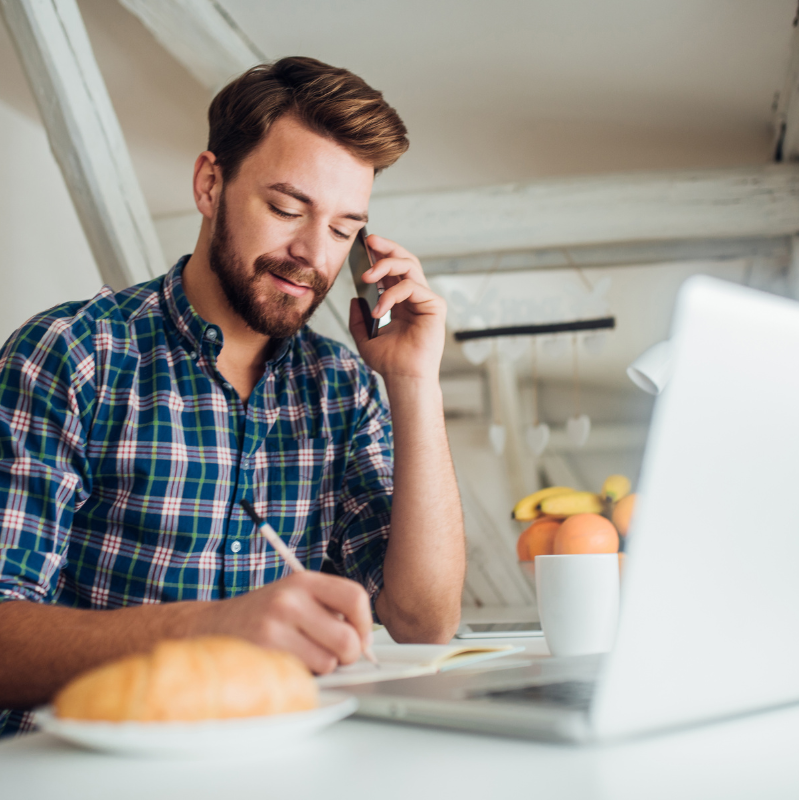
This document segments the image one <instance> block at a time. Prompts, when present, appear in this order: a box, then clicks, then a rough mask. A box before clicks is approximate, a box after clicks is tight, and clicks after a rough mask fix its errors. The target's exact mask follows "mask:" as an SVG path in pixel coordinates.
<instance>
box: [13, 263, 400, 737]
mask: <svg viewBox="0 0 800 800" xmlns="http://www.w3.org/2000/svg"><path fill="white" fill-rule="evenodd" d="M187 258H188V256H187V257H184V258H183V259H181V261H179V262H178V263H177V264H176V265H175V266H174V267H173V268H172V270H170V272H169V273H168V274H167V275H166V276H162V277H160V278H157V279H155V280H152V281H149V282H147V283H144V284H141V285H139V286H134V287H132V288H130V289H126V290H125V291H122V292H118V293H116V294H115V293H114V292H113V291H112V290H111V289H110V288H109V287H103V289H102V290H101V291H100V293H99V294H98V295H97V296H95V297H94V298H93V299H92V300H90V301H89V302H88V303H86V302H81V303H66V304H64V305H62V306H58V307H56V308H53V309H51V310H50V311H47V312H45V313H43V314H40V315H38V316H36V317H34V318H33V319H31V320H29V321H28V322H27V323H26V324H25V325H23V327H22V328H20V329H19V330H18V331H17V332H16V333H14V335H13V336H12V337H11V338H10V339H9V341H8V342H7V343H6V345H5V346H4V348H3V349H2V351H0V601H3V600H5V601H9V600H30V601H34V602H37V603H52V604H58V605H64V606H71V607H73V608H91V609H105V608H109V609H111V608H120V607H122V606H133V605H139V604H144V603H162V602H170V601H178V600H195V599H196V600H216V599H219V598H224V597H233V596H235V595H239V594H243V593H245V592H249V591H251V590H252V589H256V588H258V587H259V586H263V585H264V584H265V583H269V582H271V581H274V580H277V579H278V578H281V577H283V576H284V575H286V574H288V572H289V569H288V567H287V565H286V564H285V563H284V562H283V560H282V559H281V558H280V557H279V556H278V555H277V553H276V552H275V551H274V550H273V549H272V547H271V546H270V545H269V544H268V543H267V542H266V540H265V539H264V538H263V537H262V536H260V535H258V534H257V532H256V531H255V528H254V526H253V523H252V522H251V521H250V519H249V518H248V517H247V515H246V514H245V512H244V511H243V510H242V509H241V508H240V506H239V501H240V500H241V499H242V498H246V499H249V500H251V501H252V503H253V505H254V506H255V509H256V511H257V512H258V513H259V515H260V516H262V517H264V518H266V519H267V520H268V521H269V523H270V524H271V525H272V527H273V528H275V530H276V531H277V532H278V533H279V535H280V536H281V537H282V538H283V540H284V541H285V542H286V543H287V544H288V546H289V547H290V549H291V550H293V551H294V553H295V555H296V556H297V557H298V558H299V560H300V561H301V562H302V563H303V564H304V565H305V566H306V567H308V568H309V569H312V570H319V569H320V568H321V566H322V561H323V557H324V556H326V555H327V556H328V558H330V559H331V560H332V561H333V565H334V566H335V568H336V570H337V571H338V572H339V573H340V574H342V575H346V576H348V577H350V578H353V579H354V580H356V581H358V582H359V583H361V584H363V585H364V587H365V588H366V589H367V591H368V592H369V594H370V597H371V598H372V601H373V602H374V600H375V597H376V595H377V593H378V592H379V590H380V588H381V587H382V585H383V573H382V569H383V558H384V554H385V551H386V542H387V539H388V534H389V519H390V511H391V495H392V431H391V424H390V420H389V412H388V409H387V408H386V406H385V405H384V403H383V402H382V401H381V398H380V394H379V391H378V384H377V381H376V378H375V375H374V373H372V372H371V371H370V370H369V369H368V368H367V367H366V366H365V364H364V363H363V362H362V361H361V360H360V359H359V358H358V357H357V356H355V355H354V354H353V353H351V352H350V351H349V350H348V349H347V348H345V347H344V346H343V345H340V344H338V343H336V342H334V341H332V340H330V339H326V338H324V337H322V336H319V335H318V334H316V333H314V332H312V331H311V330H309V329H308V328H304V329H303V330H302V331H300V332H299V333H298V334H296V335H295V336H293V337H292V338H290V339H287V340H284V341H282V342H281V343H280V347H279V349H278V351H277V352H276V353H275V355H274V356H273V357H272V358H271V359H270V360H269V361H267V362H266V369H265V373H264V376H263V377H262V378H261V380H260V381H259V382H258V384H257V386H256V388H255V389H254V391H253V393H252V395H251V396H250V399H249V402H248V404H247V407H245V406H244V404H243V403H242V401H241V399H240V398H239V396H238V394H237V393H236V390H235V389H233V388H232V387H231V386H230V384H229V383H227V381H226V380H225V377H224V376H223V375H222V374H221V373H220V372H219V370H218V369H217V366H216V361H217V356H218V354H219V352H220V349H221V347H222V331H221V330H220V329H219V328H218V327H216V326H214V325H211V324H209V323H207V322H205V321H204V320H203V319H201V318H200V317H199V316H198V315H197V313H195V311H194V309H193V308H192V307H191V305H190V304H189V301H188V299H187V298H186V295H185V294H184V291H183V287H182V283H181V271H182V269H183V266H184V264H185V263H186V260H187ZM29 726H30V715H28V714H26V713H24V712H2V711H0V735H3V734H7V733H11V732H14V731H19V730H24V729H26V728H28V727H29Z"/></svg>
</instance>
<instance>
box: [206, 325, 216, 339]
mask: <svg viewBox="0 0 800 800" xmlns="http://www.w3.org/2000/svg"><path fill="white" fill-rule="evenodd" d="M216 338H217V331H216V330H215V329H214V328H209V329H208V330H207V331H206V339H208V341H209V342H213V341H214V339H216Z"/></svg>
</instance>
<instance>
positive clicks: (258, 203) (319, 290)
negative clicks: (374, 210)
mask: <svg viewBox="0 0 800 800" xmlns="http://www.w3.org/2000/svg"><path fill="white" fill-rule="evenodd" d="M373 176H374V172H373V168H372V166H370V165H369V164H366V163H365V162H363V161H359V160H358V159H356V158H355V157H354V156H352V155H350V153H348V152H347V151H346V150H344V149H343V148H342V147H341V146H340V145H338V144H336V143H335V142H333V141H332V140H329V139H325V138H323V137H321V136H318V135H317V134H315V133H312V132H311V131H309V130H308V129H307V128H305V127H303V126H302V125H301V124H300V123H299V122H297V121H296V120H295V119H294V118H293V117H291V116H284V117H281V118H280V119H279V120H278V121H277V122H275V123H274V124H273V125H272V127H271V128H270V130H269V133H268V134H267V136H266V137H265V138H264V140H263V141H262V142H261V143H260V144H259V145H258V147H256V148H255V150H254V151H253V152H252V153H250V155H249V156H248V157H247V158H246V159H245V160H244V161H243V162H242V164H241V165H240V167H239V171H238V173H237V175H236V177H235V178H234V179H233V180H232V181H229V182H228V183H226V184H225V185H224V186H223V189H222V193H221V195H220V197H219V201H218V203H217V209H216V214H215V216H214V219H213V231H212V236H211V243H210V247H209V263H210V265H211V269H212V270H213V272H214V273H215V274H216V275H217V278H218V280H219V282H220V285H221V286H222V289H223V291H224V292H225V296H226V298H227V300H228V303H229V304H230V306H231V307H232V308H233V310H234V311H235V312H236V313H237V314H238V315H239V316H240V317H241V318H242V319H243V320H244V321H245V323H246V324H247V325H248V326H249V327H250V328H252V329H253V330H254V331H256V332H257V333H261V334H263V335H266V336H276V337H285V336H291V335H292V334H294V333H295V332H296V331H298V330H299V329H300V328H301V327H302V326H303V325H304V324H305V323H306V322H307V320H308V319H309V317H310V316H311V315H312V314H313V312H314V310H315V309H316V308H317V306H318V305H319V304H320V303H321V302H322V300H323V298H324V297H325V295H326V294H327V293H328V290H329V289H330V287H331V286H332V285H333V281H334V279H335V278H336V276H337V275H338V273H339V270H340V269H341V266H342V263H343V262H344V260H345V258H346V257H347V254H348V252H349V251H350V246H351V244H352V242H353V238H354V237H355V234H356V232H357V231H358V230H359V228H361V227H363V226H364V224H365V223H366V215H367V206H368V204H369V195H370V192H371V190H372V182H373Z"/></svg>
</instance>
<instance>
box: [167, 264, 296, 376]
mask: <svg viewBox="0 0 800 800" xmlns="http://www.w3.org/2000/svg"><path fill="white" fill-rule="evenodd" d="M190 257H191V256H190V255H186V256H182V257H181V258H180V259H178V262H177V263H176V264H175V266H173V267H172V269H171V270H170V271H169V272H168V273H167V274H166V275H165V276H164V284H163V287H162V290H161V299H162V302H163V304H164V306H165V307H166V310H167V314H168V315H169V318H170V319H171V320H172V323H173V324H174V325H175V327H176V328H177V330H178V333H179V335H180V337H181V339H182V340H183V343H184V346H185V347H186V349H187V350H188V351H189V352H194V353H199V352H202V349H203V342H204V341H205V342H206V343H208V342H211V343H212V344H214V345H216V346H217V347H221V346H222V331H221V330H220V328H219V327H218V326H217V325H213V324H212V323H210V322H206V321H205V320H204V319H203V318H202V317H201V316H200V315H199V314H198V313H197V312H196V311H195V310H194V308H193V307H192V304H191V303H190V302H189V298H188V297H187V296H186V292H184V290H183V279H182V274H183V268H184V267H185V266H186V263H187V262H188V261H189V258H190ZM292 338H293V337H287V338H286V339H280V340H278V346H277V348H276V349H275V352H274V354H273V355H272V357H271V358H270V359H269V360H268V361H267V362H266V363H267V364H270V365H273V364H277V363H278V362H279V361H281V360H283V359H284V358H285V357H286V354H287V353H288V352H289V347H290V345H291V341H292ZM193 357H194V356H193Z"/></svg>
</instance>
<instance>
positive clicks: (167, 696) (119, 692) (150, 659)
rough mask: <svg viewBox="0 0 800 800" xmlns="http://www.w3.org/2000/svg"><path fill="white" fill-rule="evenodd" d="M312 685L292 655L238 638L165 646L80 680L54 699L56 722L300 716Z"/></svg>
mask: <svg viewBox="0 0 800 800" xmlns="http://www.w3.org/2000/svg"><path fill="white" fill-rule="evenodd" d="M318 704H319V699H318V692H317V685H316V683H315V682H314V679H313V677H312V676H311V673H310V672H309V671H308V669H307V668H306V666H305V665H304V664H303V662H302V661H300V660H299V659H298V658H296V657H295V656H293V655H291V654H290V653H284V652H282V651H280V650H264V649H263V648H261V647H258V646H256V645H254V644H250V643H249V642H246V641H244V640H242V639H235V638H233V637H228V636H204V637H199V638H195V639H181V640H176V641H163V642H161V643H159V644H158V645H157V646H156V648H155V650H153V652H152V653H150V654H148V655H136V656H129V657H127V658H123V659H120V660H118V661H114V662H111V663H109V664H105V665H103V666H101V667H97V668H96V669H93V670H91V671H89V672H86V673H84V674H83V675H79V676H78V677H77V678H75V679H74V680H73V681H72V682H70V683H69V684H67V685H66V686H65V687H64V688H63V689H62V690H61V691H60V692H59V693H58V694H57V695H56V697H55V699H54V701H53V705H54V707H55V714H56V716H58V717H67V718H71V719H80V720H107V721H111V722H122V721H133V720H135V721H137V722H156V721H158V722H177V721H182V722H192V721H197V720H204V719H228V718H232V717H253V716H262V715H267V714H282V713H285V712H288V711H305V710H308V709H312V708H316V707H317V706H318Z"/></svg>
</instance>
